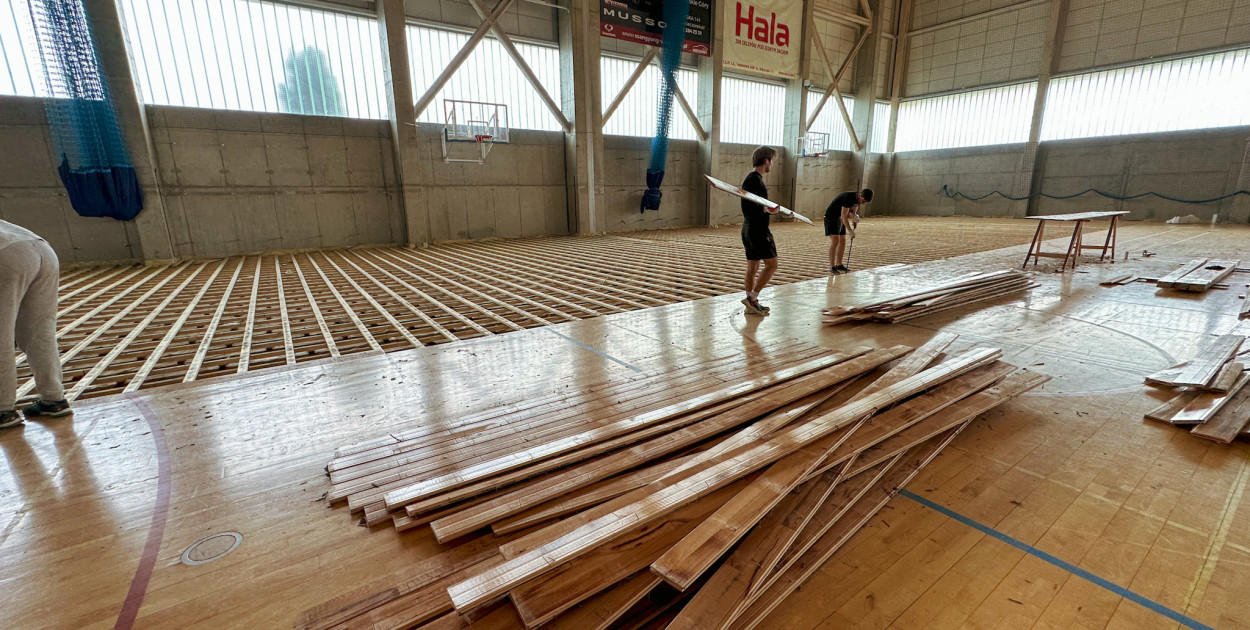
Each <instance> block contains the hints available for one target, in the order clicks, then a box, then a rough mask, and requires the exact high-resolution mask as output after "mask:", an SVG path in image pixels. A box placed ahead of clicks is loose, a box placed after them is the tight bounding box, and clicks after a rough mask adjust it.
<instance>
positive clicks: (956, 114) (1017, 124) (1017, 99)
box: [882, 82, 1037, 151]
mask: <svg viewBox="0 0 1250 630" xmlns="http://www.w3.org/2000/svg"><path fill="white" fill-rule="evenodd" d="M1036 92H1037V83H1036V82H1031V83H1021V84H1018V85H1008V86H1004V87H997V88H989V89H985V90H975V91H972V92H963V93H960V94H951V95H948V96H935V97H932V98H922V99H916V100H912V101H903V102H902V103H901V104H900V105H899V110H898V130H897V131H896V132H895V137H894V150H895V151H924V150H929V149H949V148H955V147H972V146H981V145H989V144H1010V143H1014V142H1028V140H1029V127H1030V126H1031V125H1032V124H1033V100H1034V95H1035V93H1036ZM882 144H884V142H883V143H882Z"/></svg>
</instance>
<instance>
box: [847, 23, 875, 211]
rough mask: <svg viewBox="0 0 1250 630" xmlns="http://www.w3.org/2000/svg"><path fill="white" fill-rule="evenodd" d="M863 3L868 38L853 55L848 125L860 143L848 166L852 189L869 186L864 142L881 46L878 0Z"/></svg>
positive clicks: (869, 127) (869, 131)
mask: <svg viewBox="0 0 1250 630" xmlns="http://www.w3.org/2000/svg"><path fill="white" fill-rule="evenodd" d="M867 4H868V8H869V10H871V11H872V25H871V26H869V27H868V28H869V32H868V38H867V39H865V40H864V45H863V47H862V48H860V49H859V55H858V56H857V57H855V111H854V112H852V114H851V126H852V127H854V128H855V135H856V136H858V137H859V139H860V141H861V142H862V146H861V147H860V149H859V150H858V151H856V152H855V157H854V159H853V161H852V165H853V166H852V168H851V178H852V179H854V180H855V182H856V184H857V185H856V186H855V188H856V189H861V188H863V187H865V186H870V185H871V184H870V181H869V180H870V177H869V176H870V173H869V172H868V163H869V159H868V145H869V139H870V138H871V137H872V127H873V120H872V118H873V111H874V110H875V109H876V105H877V51H878V50H879V49H880V48H881V41H880V40H881V0H868V2H867Z"/></svg>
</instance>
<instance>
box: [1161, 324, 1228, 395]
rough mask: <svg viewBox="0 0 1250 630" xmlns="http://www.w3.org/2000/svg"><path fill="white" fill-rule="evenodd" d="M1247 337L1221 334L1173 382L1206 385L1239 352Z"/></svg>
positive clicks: (1187, 384)
mask: <svg viewBox="0 0 1250 630" xmlns="http://www.w3.org/2000/svg"><path fill="white" fill-rule="evenodd" d="M1245 339H1246V338H1245V337H1242V336H1241V335H1220V336H1219V337H1217V338H1216V339H1215V340H1214V341H1212V342H1211V343H1210V345H1208V346H1207V347H1205V348H1203V349H1202V350H1201V351H1199V353H1198V356H1196V357H1194V358H1193V359H1192V360H1191V361H1190V362H1189V365H1188V366H1186V367H1185V369H1183V370H1181V373H1180V374H1179V375H1177V377H1176V378H1175V379H1173V381H1172V382H1173V384H1174V385H1177V386H1181V387H1206V386H1207V384H1209V383H1210V382H1211V380H1212V379H1214V378H1215V376H1216V374H1218V373H1219V371H1220V369H1221V368H1223V367H1224V364H1225V363H1227V362H1228V361H1229V360H1230V359H1232V358H1233V355H1235V354H1237V350H1238V348H1240V347H1241V343H1242V342H1243V341H1245Z"/></svg>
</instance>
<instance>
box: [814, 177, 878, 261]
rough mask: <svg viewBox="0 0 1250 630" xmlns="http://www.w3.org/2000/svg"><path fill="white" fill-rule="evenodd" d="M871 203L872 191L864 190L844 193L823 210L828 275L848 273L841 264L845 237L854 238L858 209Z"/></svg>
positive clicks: (844, 251) (844, 248)
mask: <svg viewBox="0 0 1250 630" xmlns="http://www.w3.org/2000/svg"><path fill="white" fill-rule="evenodd" d="M871 201H872V189H871V188H865V189H863V190H861V191H860V192H855V191H851V192H844V193H842V194H840V195H838V196H837V197H834V198H833V203H831V204H829V207H828V208H826V209H825V236H828V237H829V273H832V274H839V273H846V272H848V271H850V269H847V267H846V265H843V264H842V258H843V256H845V255H846V239H847V237H848V236H849V237H851V238H852V239H853V238H855V227H856V226H857V225H859V212H858V210H859V207H860V206H862V205H864V204H867V203H869V202H871Z"/></svg>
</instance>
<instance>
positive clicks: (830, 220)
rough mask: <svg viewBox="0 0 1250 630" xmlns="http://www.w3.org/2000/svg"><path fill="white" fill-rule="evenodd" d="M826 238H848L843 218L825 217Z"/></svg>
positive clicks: (827, 215)
mask: <svg viewBox="0 0 1250 630" xmlns="http://www.w3.org/2000/svg"><path fill="white" fill-rule="evenodd" d="M825 236H846V226H845V225H842V217H841V216H839V215H836V214H826V215H825Z"/></svg>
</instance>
